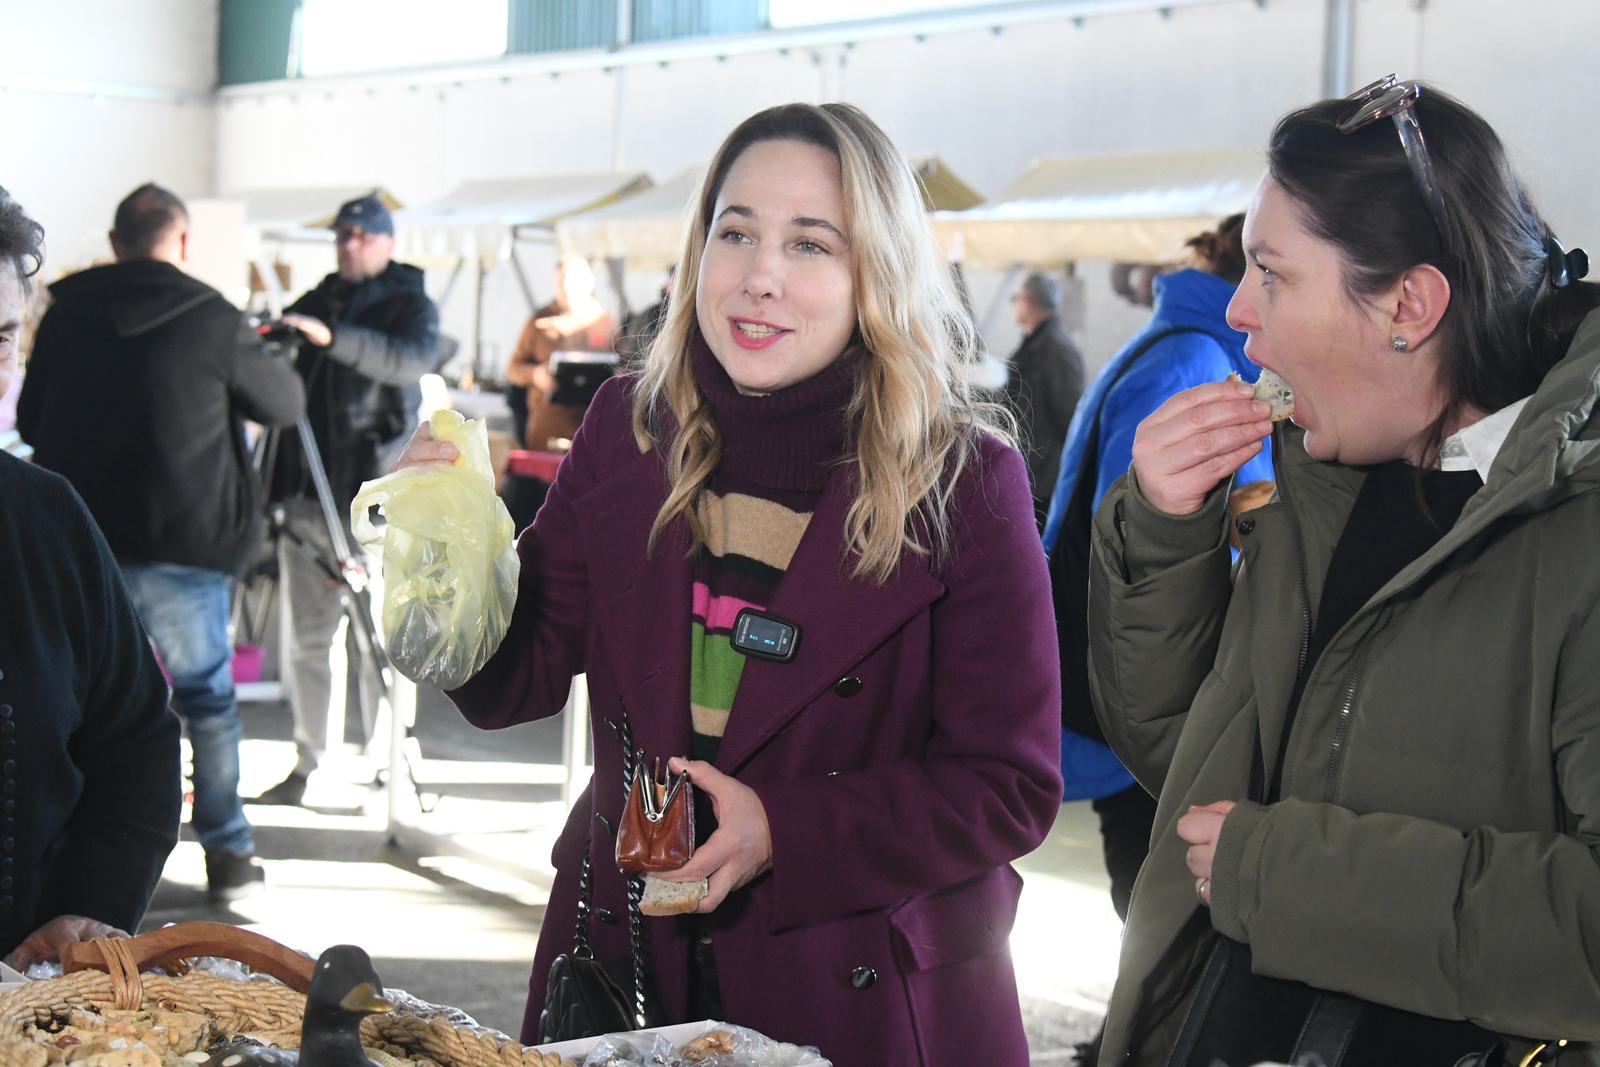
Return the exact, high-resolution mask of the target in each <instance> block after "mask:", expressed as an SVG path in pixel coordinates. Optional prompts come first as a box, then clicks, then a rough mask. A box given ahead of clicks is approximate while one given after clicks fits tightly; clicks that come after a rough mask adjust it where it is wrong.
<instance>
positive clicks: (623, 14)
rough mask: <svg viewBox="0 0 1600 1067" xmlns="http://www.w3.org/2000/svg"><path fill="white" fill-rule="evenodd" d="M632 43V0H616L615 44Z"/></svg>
mask: <svg viewBox="0 0 1600 1067" xmlns="http://www.w3.org/2000/svg"><path fill="white" fill-rule="evenodd" d="M632 43H633V0H617V45H618V47H621V46H622V45H628V44H632Z"/></svg>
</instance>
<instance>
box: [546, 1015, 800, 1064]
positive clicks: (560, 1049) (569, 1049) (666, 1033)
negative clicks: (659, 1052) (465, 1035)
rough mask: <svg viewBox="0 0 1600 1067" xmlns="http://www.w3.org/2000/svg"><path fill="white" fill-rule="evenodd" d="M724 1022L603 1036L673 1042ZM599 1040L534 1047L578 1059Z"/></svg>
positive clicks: (646, 1042)
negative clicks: (661, 1039)
mask: <svg viewBox="0 0 1600 1067" xmlns="http://www.w3.org/2000/svg"><path fill="white" fill-rule="evenodd" d="M727 1025H728V1024H727V1023H719V1022H716V1021H714V1020H712V1019H702V1020H700V1021H699V1022H697V1023H677V1024H675V1025H673V1026H657V1027H652V1028H650V1029H648V1030H632V1031H629V1032H628V1033H625V1034H608V1035H606V1036H607V1037H625V1038H630V1039H633V1040H634V1043H635V1044H641V1045H644V1046H645V1047H646V1048H648V1047H649V1046H650V1039H651V1038H653V1037H656V1036H658V1035H659V1036H661V1037H664V1038H666V1039H667V1040H668V1041H670V1042H672V1043H673V1044H674V1045H681V1044H683V1043H684V1042H685V1041H692V1040H693V1039H695V1038H697V1037H699V1036H700V1035H701V1034H703V1033H706V1032H707V1031H710V1030H717V1029H721V1028H722V1027H725V1026H727ZM603 1040H605V1038H600V1037H581V1038H578V1039H576V1040H573V1041H556V1042H554V1043H552V1044H549V1045H535V1046H534V1047H535V1048H536V1049H538V1050H539V1051H540V1052H554V1053H556V1054H557V1055H559V1056H560V1057H561V1058H562V1059H570V1060H577V1061H578V1062H579V1063H582V1062H583V1058H584V1057H585V1056H587V1055H588V1054H589V1050H590V1049H592V1048H594V1047H595V1046H596V1045H598V1044H599V1043H600V1042H601V1041H603ZM797 1067H831V1065H830V1064H829V1062H828V1061H827V1060H821V1059H808V1060H801V1061H800V1062H799V1063H798V1064H797Z"/></svg>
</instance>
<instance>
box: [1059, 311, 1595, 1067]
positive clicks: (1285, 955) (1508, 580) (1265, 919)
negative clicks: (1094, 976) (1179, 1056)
mask: <svg viewBox="0 0 1600 1067" xmlns="http://www.w3.org/2000/svg"><path fill="white" fill-rule="evenodd" d="M1597 398H1600V313H1596V314H1594V315H1591V316H1590V317H1589V318H1588V319H1587V320H1586V321H1585V322H1584V324H1583V326H1582V328H1581V329H1580V330H1579V333H1578V335H1577V337H1576V339H1575V340H1574V342H1573V345H1572V347H1571V349H1570V350H1569V352H1568V355H1567V357H1566V358H1565V359H1564V360H1563V361H1562V362H1561V363H1560V364H1559V365H1558V366H1556V367H1555V368H1554V369H1553V370H1552V371H1551V372H1550V373H1549V375H1548V376H1547V377H1546V379H1545V381H1544V382H1543V384H1542V385H1541V386H1540V388H1539V390H1538V391H1537V393H1535V395H1534V396H1533V398H1532V399H1531V400H1530V401H1529V402H1528V404H1527V405H1526V406H1525V407H1524V409H1523V410H1522V412H1521V414H1520V415H1519V417H1518V418H1517V421H1516V424H1515V426H1514V428H1513V429H1512V431H1511V433H1510V436H1509V437H1508V438H1507V439H1506V441H1505V443H1504V445H1503V447H1502V448H1501V450H1500V452H1499V454H1498V455H1497V457H1496V459H1495V462H1494V466H1493V468H1492V470H1491V471H1490V472H1489V477H1488V482H1487V484H1485V485H1484V487H1483V488H1482V489H1481V490H1479V492H1478V493H1477V494H1476V495H1474V496H1473V498H1472V499H1471V500H1470V501H1469V502H1468V503H1467V506H1466V508H1465V510H1464V511H1463V512H1462V514H1461V518H1460V519H1459V520H1458V521H1457V523H1456V525H1455V526H1454V527H1453V528H1452V529H1450V530H1449V531H1447V532H1446V533H1445V535H1444V537H1443V538H1442V539H1441V540H1440V541H1439V543H1438V544H1437V545H1435V546H1434V547H1433V548H1432V549H1431V550H1429V551H1428V552H1427V553H1426V554H1424V555H1423V556H1422V557H1420V558H1419V559H1417V560H1416V561H1414V562H1413V563H1411V564H1410V565H1409V566H1407V567H1406V568H1405V569H1404V570H1402V571H1401V572H1400V573H1399V574H1398V575H1396V576H1395V578H1394V579H1393V580H1392V581H1390V582H1389V583H1388V584H1387V585H1385V586H1384V587H1383V588H1382V589H1381V590H1379V591H1378V593H1377V594H1375V595H1374V596H1373V597H1372V599H1371V600H1370V601H1368V602H1367V603H1366V605H1365V606H1363V607H1362V608H1361V610H1359V611H1358V612H1357V613H1356V614H1355V615H1354V616H1353V617H1352V618H1351V619H1350V620H1349V621H1348V622H1347V623H1346V624H1345V625H1344V626H1343V627H1342V628H1341V629H1340V630H1339V631H1338V633H1337V634H1335V635H1334V636H1333V638H1332V639H1331V640H1330V642H1329V643H1328V645H1327V648H1326V650H1325V651H1324V653H1323V654H1322V656H1321V658H1320V659H1319V660H1318V661H1317V662H1316V663H1315V664H1314V665H1313V666H1312V668H1311V675H1310V677H1309V678H1308V679H1307V684H1306V687H1305V692H1304V696H1303V698H1302V701H1301V706H1300V710H1299V713H1298V715H1297V717H1296V720H1295V723H1294V728H1293V731H1292V734H1291V736H1290V738H1289V743H1288V746H1287V749H1286V750H1285V751H1286V756H1285V758H1284V768H1283V773H1282V783H1283V786H1282V797H1283V799H1281V800H1279V801H1278V802H1276V803H1274V804H1271V805H1267V806H1262V805H1259V804H1254V803H1248V802H1246V803H1241V804H1240V806H1239V807H1238V808H1236V809H1235V810H1234V812H1233V813H1232V814H1231V815H1230V816H1229V817H1228V818H1227V820H1226V822H1225V823H1224V826H1223V831H1222V835H1221V838H1220V840H1219V842H1218V847H1217V854H1216V862H1215V868H1214V872H1213V882H1212V906H1211V908H1210V910H1209V912H1208V911H1206V910H1205V909H1203V908H1201V907H1200V905H1199V903H1198V901H1197V899H1196V897H1195V880H1194V878H1193V876H1191V875H1190V874H1189V872H1188V870H1187V869H1186V868H1185V866H1184V853H1185V848H1186V846H1185V845H1184V843H1183V842H1182V841H1181V840H1180V839H1179V838H1178V836H1177V834H1176V831H1175V828H1174V824H1175V823H1176V821H1177V819H1178V817H1179V816H1180V815H1182V814H1183V813H1184V812H1185V811H1186V810H1187V809H1188V808H1189V806H1190V805H1195V804H1207V803H1211V802H1213V801H1219V800H1239V801H1243V800H1245V798H1246V795H1247V793H1248V791H1249V779H1250V765H1251V760H1252V754H1253V751H1254V736H1255V733H1256V731H1257V729H1258V728H1259V729H1260V731H1261V734H1262V737H1263V741H1264V744H1263V751H1264V752H1265V753H1266V761H1267V780H1269V781H1270V780H1271V778H1272V774H1273V771H1274V764H1275V763H1276V762H1277V755H1278V752H1279V751H1280V745H1279V741H1280V738H1281V736H1282V732H1283V729H1284V726H1285V722H1286V719H1287V716H1288V703H1289V699H1290V694H1291V692H1292V690H1293V687H1294V682H1295V677H1296V675H1297V673H1298V670H1299V666H1300V660H1301V658H1303V657H1304V655H1305V648H1306V643H1307V641H1308V639H1309V635H1310V633H1311V629H1312V623H1313V620H1314V619H1315V617H1316V612H1317V605H1318V603H1319V601H1320V599H1321V594H1322V582H1323V578H1324V576H1325V575H1326V574H1327V570H1328V563H1329V560H1330V558H1331V556H1332V553H1333V547H1334V544H1335V542H1336V541H1337V540H1338V537H1339V534H1340V531H1341V530H1342V529H1343V526H1344V521H1345V519H1346V517H1347V516H1348V515H1349V512H1350V509H1351V506H1352V504H1353V503H1354V500H1355V497H1356V492H1357V490H1358V489H1359V488H1360V485H1361V481H1362V478H1363V477H1364V475H1363V474H1362V472H1361V471H1359V470H1357V469H1355V468H1351V467H1345V466H1340V465H1338V464H1335V463H1322V462H1318V461H1315V460H1312V459H1310V458H1309V457H1308V456H1307V455H1306V453H1305V450H1304V448H1303V447H1302V444H1301V438H1302V434H1301V431H1300V430H1298V429H1297V428H1295V427H1293V426H1290V425H1288V424H1283V425H1282V426H1280V428H1279V430H1278V432H1277V433H1276V435H1275V439H1274V443H1273V447H1274V466H1275V468H1276V470H1277V472H1278V479H1279V480H1278V493H1277V496H1276V497H1275V498H1274V499H1273V501H1272V502H1271V503H1269V504H1268V505H1266V506H1265V507H1263V508H1261V509H1260V510H1258V511H1254V512H1250V513H1249V514H1247V515H1245V516H1243V517H1241V518H1240V519H1239V520H1238V523H1239V530H1240V533H1241V534H1242V543H1243V546H1244V549H1243V553H1242V555H1241V557H1240V559H1239V562H1238V565H1237V570H1236V572H1235V571H1234V569H1233V567H1232V565H1231V560H1230V553H1229V548H1228V542H1227V539H1226V537H1225V536H1224V533H1225V523H1226V522H1227V518H1226V513H1225V511H1224V502H1225V496H1226V494H1225V493H1224V492H1222V491H1220V490H1219V491H1218V492H1215V493H1213V495H1212V498H1211V499H1210V501H1209V502H1208V504H1207V506H1206V507H1205V508H1203V509H1202V510H1201V512H1199V513H1197V514H1196V515H1194V516H1189V517H1187V518H1183V519H1175V518H1172V517H1169V516H1164V515H1162V514H1160V513H1158V512H1156V511H1155V510H1154V509H1153V508H1152V507H1151V505H1150V504H1148V503H1147V502H1146V501H1145V500H1144V499H1143V497H1141V496H1140V495H1139V492H1138V487H1137V485H1136V484H1134V482H1133V478H1132V476H1131V474H1130V475H1129V476H1128V477H1126V478H1124V479H1123V480H1122V481H1120V482H1118V483H1117V485H1116V486H1115V487H1114V488H1113V489H1112V490H1111V491H1110V492H1109V493H1108V494H1107V496H1106V498H1105V500H1104V501H1103V502H1102V505H1101V507H1100V509H1099V511H1098V513H1097V515H1096V518H1095V532H1094V555H1095V565H1094V573H1093V576H1092V579H1091V592H1090V603H1089V620H1090V621H1089V626H1090V659H1091V666H1090V670H1091V676H1092V677H1091V682H1092V685H1093V688H1094V692H1095V696H1096V702H1097V704H1098V705H1099V710H1100V716H1101V723H1102V725H1103V726H1104V728H1105V732H1106V736H1107V738H1108V739H1109V740H1110V743H1111V745H1112V747H1113V748H1114V749H1115V750H1116V751H1117V754H1118V755H1119V756H1121V757H1122V759H1123V760H1124V762H1126V763H1127V765H1128V767H1129V769H1131V770H1132V771H1133V773H1134V774H1135V775H1136V776H1137V777H1138V779H1139V780H1140V782H1141V783H1143V784H1144V786H1145V787H1146V788H1147V789H1149V790H1151V791H1152V792H1154V793H1157V794H1158V795H1159V796H1160V797H1161V803H1160V808H1159V812H1158V814H1157V817H1156V824H1155V826H1156V828H1155V833H1154V838H1153V842H1152V848H1151V852H1150V858H1149V859H1148V861H1147V862H1146V863H1145V866H1144V869H1143V871H1142V872H1141V873H1140V876H1139V880H1138V883H1137V887H1136V889H1135V892H1134V896H1133V904H1132V909H1131V913H1130V915H1129V918H1128V924H1127V930H1126V933H1125V935H1124V939H1123V948H1122V958H1121V968H1120V973H1119V975H1118V978H1117V983H1116V987H1115V992H1114V994H1113V996H1112V1002H1111V1010H1110V1017H1109V1020H1108V1024H1107V1028H1106V1035H1105V1044H1104V1050H1103V1053H1102V1059H1101V1062H1102V1063H1105V1064H1120V1063H1137V1064H1163V1063H1165V1062H1166V1055H1167V1052H1168V1050H1169V1049H1170V1047H1171V1045H1172V1043H1173V1040H1174V1039H1175V1037H1176V1035H1177V1031H1178V1028H1179V1026H1180V1025H1181V1023H1182V1020H1183V1017H1184V1014H1185V1012H1186V1011H1187V1010H1188V1007H1189V1000H1190V999H1191V998H1190V996H1189V994H1190V993H1191V992H1192V988H1191V987H1192V985H1193V974H1194V972H1195V971H1196V970H1197V969H1198V967H1199V966H1200V964H1201V963H1202V962H1203V961H1204V958H1205V954H1206V952H1207V951H1208V949H1209V948H1210V945H1211V943H1212V941H1213V938H1214V937H1215V936H1216V933H1218V932H1220V933H1222V934H1226V935H1227V936H1229V937H1232V938H1234V939H1236V940H1239V941H1243V942H1247V943H1248V944H1249V945H1250V949H1251V953H1252V958H1253V961H1254V967H1255V969H1256V971H1257V972H1258V973H1261V974H1264V975H1270V976H1274V977H1279V978H1288V979H1295V980H1298V981H1302V982H1306V983H1309V984H1311V985H1314V986H1317V987H1319V988H1322V989H1327V990H1333V991H1338V992H1345V993H1350V994H1354V995H1356V996H1359V997H1363V998H1366V999H1368V1000H1373V1001H1377V1002H1380V1003H1384V1004H1389V1005H1393V1006H1395V1007H1398V1008H1402V1009H1405V1010H1407V1011H1413V1012H1421V1013H1424V1014H1428V1015H1433V1016H1437V1017H1441V1018H1448V1019H1467V1020H1471V1021H1472V1022H1474V1023H1476V1024H1478V1025H1480V1026H1483V1027H1486V1028H1488V1029H1490V1030H1493V1031H1496V1032H1498V1033H1501V1034H1504V1035H1507V1036H1508V1037H1511V1036H1512V1035H1521V1038H1530V1039H1531V1038H1567V1039H1571V1040H1574V1041H1587V1042H1600V419H1596V418H1591V416H1592V415H1593V414H1594V411H1595V406H1596V401H1597ZM1521 1038H1517V1039H1513V1041H1512V1050H1513V1052H1514V1054H1515V1056H1520V1055H1521V1052H1522V1051H1523V1050H1525V1049H1526V1048H1527V1047H1528V1042H1527V1041H1525V1040H1522V1039H1521ZM1585 1053H1587V1054H1585ZM1512 1062H1516V1059H1515V1058H1513V1060H1512ZM1561 1063H1562V1065H1563V1067H1565V1065H1567V1064H1569V1063H1585V1064H1600V1046H1595V1047H1592V1048H1590V1049H1587V1050H1585V1049H1579V1050H1576V1054H1574V1053H1573V1052H1569V1053H1568V1054H1567V1055H1566V1056H1565V1057H1564V1058H1563V1059H1562V1060H1561Z"/></svg>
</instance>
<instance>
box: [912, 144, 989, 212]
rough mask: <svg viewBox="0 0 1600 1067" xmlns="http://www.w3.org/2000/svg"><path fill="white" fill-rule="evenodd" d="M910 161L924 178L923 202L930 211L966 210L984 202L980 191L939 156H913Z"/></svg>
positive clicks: (913, 167) (918, 175) (918, 174)
mask: <svg viewBox="0 0 1600 1067" xmlns="http://www.w3.org/2000/svg"><path fill="white" fill-rule="evenodd" d="M908 162H909V163H910V164H911V169H912V170H914V171H916V172H917V177H918V178H921V179H922V202H923V204H924V205H926V206H927V209H928V210H929V211H965V210H967V209H968V208H973V207H977V206H978V205H979V204H981V203H983V197H982V196H980V195H979V194H978V191H977V190H976V189H974V188H973V187H972V186H970V185H968V184H967V183H966V182H964V181H962V180H961V179H960V178H959V177H958V176H957V175H956V172H955V171H953V170H951V169H950V168H949V166H947V165H946V164H945V161H944V160H943V159H940V158H939V157H938V156H912V157H911V158H910V160H908Z"/></svg>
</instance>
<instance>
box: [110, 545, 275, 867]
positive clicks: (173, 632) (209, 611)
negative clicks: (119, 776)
mask: <svg viewBox="0 0 1600 1067" xmlns="http://www.w3.org/2000/svg"><path fill="white" fill-rule="evenodd" d="M122 576H123V578H124V579H126V581H127V584H128V593H129V594H130V595H131V597H132V598H133V605H134V607H135V608H136V609H137V610H138V612H139V621H140V622H142V623H144V628H145V630H146V632H148V633H149V634H150V639H151V640H152V641H154V642H155V645H156V651H157V652H159V653H160V654H161V662H162V663H163V664H165V666H166V668H167V673H168V674H169V675H171V676H172V701H173V703H174V704H175V705H177V709H178V714H179V715H180V716H181V717H182V718H183V728H184V730H185V732H187V733H188V735H189V747H190V748H191V750H192V751H193V757H194V774H193V776H192V777H193V781H194V811H193V813H192V815H191V817H190V825H191V826H193V827H194V832H195V836H197V837H199V838H200V845H201V847H203V848H204V849H205V850H206V851H207V852H211V851H214V850H216V849H219V848H233V849H239V850H240V851H243V852H254V851H255V842H254V840H253V838H252V836H251V833H250V821H249V820H248V819H246V818H245V815H244V805H243V804H242V803H241V802H240V800H239V738H240V736H241V735H242V733H243V730H242V728H241V726H240V723H239V706H238V704H236V703H235V702H234V697H233V646H232V645H231V644H230V643H229V641H228V576H227V575H226V574H223V573H222V572H221V571H213V570H206V569H204V568H201V567H181V566H178V565H177V564H175V563H148V564H138V565H130V564H124V565H123V567H122Z"/></svg>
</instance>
